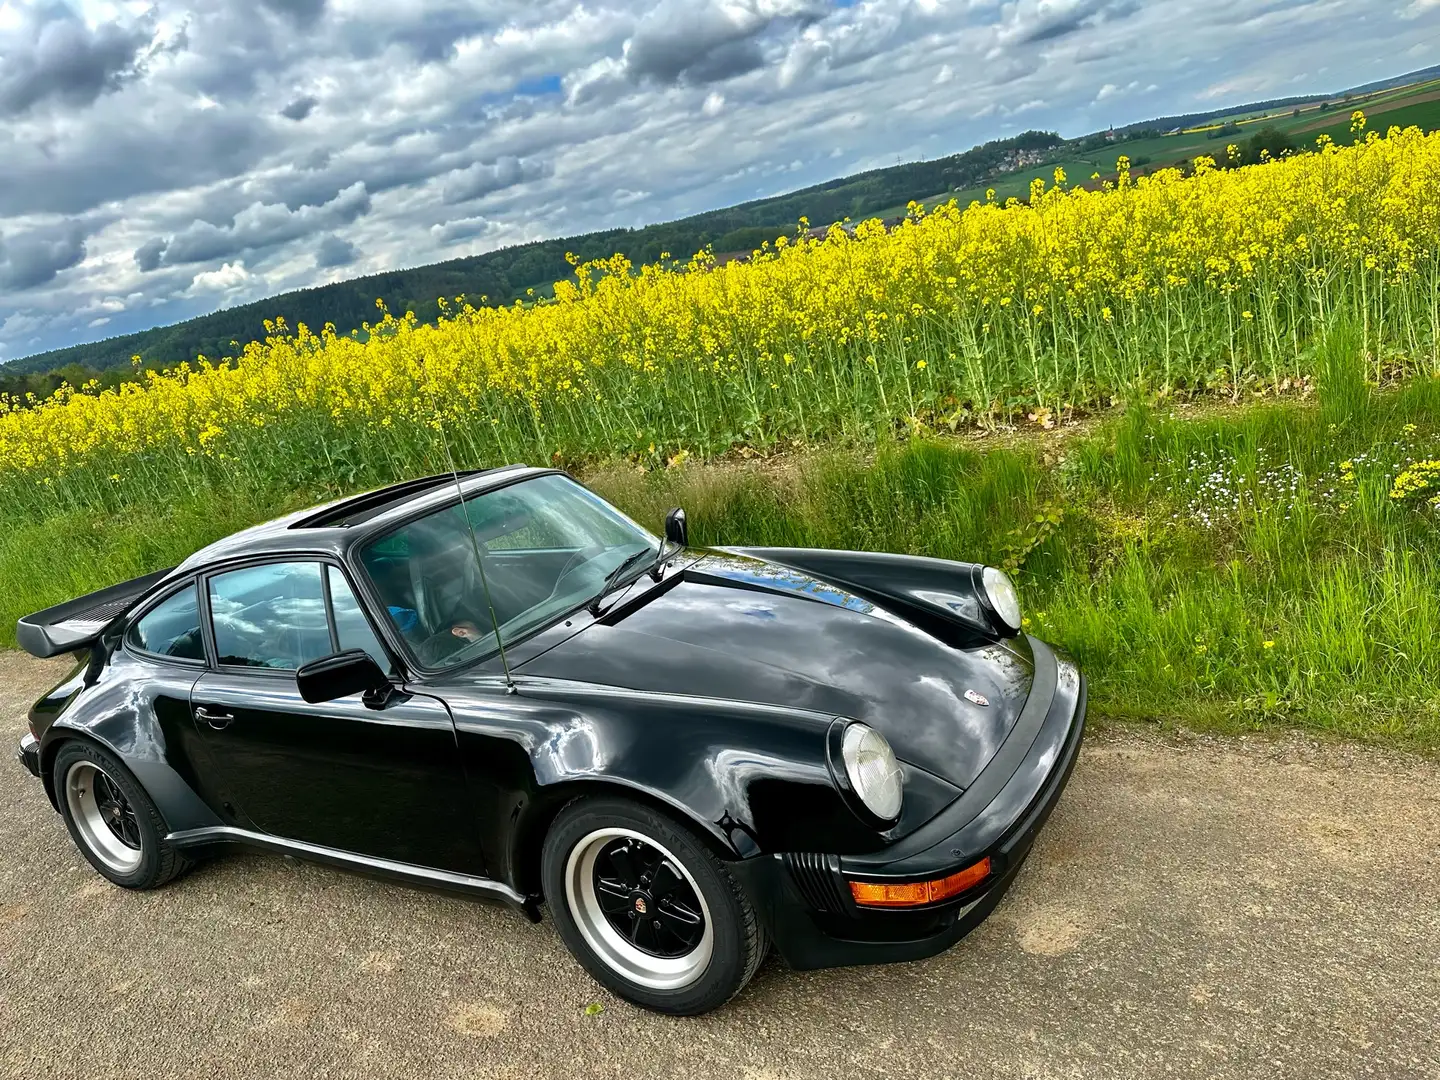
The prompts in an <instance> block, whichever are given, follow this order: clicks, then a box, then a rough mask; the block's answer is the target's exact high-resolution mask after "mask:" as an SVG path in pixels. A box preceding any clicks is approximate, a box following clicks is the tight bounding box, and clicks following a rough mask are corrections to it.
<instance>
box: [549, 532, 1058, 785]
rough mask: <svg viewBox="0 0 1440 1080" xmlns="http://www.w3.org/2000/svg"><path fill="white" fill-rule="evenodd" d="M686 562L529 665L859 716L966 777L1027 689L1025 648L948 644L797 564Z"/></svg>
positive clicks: (907, 754) (916, 753) (962, 781)
mask: <svg viewBox="0 0 1440 1080" xmlns="http://www.w3.org/2000/svg"><path fill="white" fill-rule="evenodd" d="M679 574H680V580H679V581H678V582H677V581H667V582H666V583H665V586H662V587H656V588H654V589H653V590H649V591H647V593H646V594H645V595H644V596H642V597H639V598H637V599H636V600H635V601H634V602H630V601H626V600H622V601H620V603H619V604H618V605H617V607H616V608H615V609H614V611H615V614H614V616H610V615H606V616H605V617H603V618H602V619H601V620H600V621H599V622H597V623H595V624H594V625H591V626H589V627H588V628H586V629H585V630H583V631H581V632H580V633H578V634H575V635H574V636H573V637H570V638H568V639H567V640H565V641H563V642H562V643H560V644H559V645H557V646H556V647H555V648H553V649H550V650H548V651H547V652H545V653H543V654H541V655H540V656H538V657H536V658H535V659H533V660H531V661H529V662H528V663H526V664H525V665H524V670H525V671H526V672H527V673H528V674H534V675H542V676H551V677H556V678H565V679H579V680H584V681H587V682H593V683H600V684H604V685H610V686H621V687H626V688H629V689H633V690H640V691H652V692H661V693H671V694H690V695H696V696H701V697H717V698H731V699H738V700H745V701H755V702H762V703H765V704H770V705H778V706H783V707H790V708H799V709H806V710H812V711H815V712H821V713H828V714H831V715H834V716H845V717H851V718H853V719H856V720H863V721H865V722H866V723H867V724H870V725H872V726H873V727H875V728H876V729H878V730H879V731H881V732H883V733H884V735H885V737H886V738H887V739H889V740H890V744H891V746H892V747H893V748H894V749H895V753H896V755H897V756H898V757H899V758H901V759H902V760H903V761H906V762H908V763H909V764H911V765H913V766H918V767H919V768H922V769H924V770H926V771H927V772H930V773H933V774H934V775H936V776H939V777H941V778H942V779H944V780H946V781H948V782H950V783H951V784H954V785H956V786H958V787H961V788H963V787H966V786H968V785H969V784H970V783H971V782H972V781H973V780H974V778H975V777H976V775H978V774H979V772H980V770H981V769H982V768H984V767H985V764H986V763H987V762H988V761H989V760H990V758H991V757H993V756H994V754H995V752H996V751H997V750H998V749H999V748H1000V745H1001V744H1002V743H1003V742H1004V741H1005V737H1006V736H1007V735H1008V734H1009V733H1010V729H1011V728H1012V727H1013V726H1014V724H1015V721H1016V718H1017V717H1018V716H1019V713H1020V709H1021V707H1022V706H1023V705H1024V703H1025V698H1026V696H1027V695H1028V694H1029V691H1030V683H1031V675H1032V664H1031V662H1030V661H1029V659H1028V658H1027V657H1026V656H1024V655H1022V653H1021V650H1019V649H1015V648H1012V647H1010V646H1008V645H1004V644H1001V643H1000V642H989V643H985V644H982V645H979V646H977V647H974V648H965V649H961V648H955V647H952V646H950V645H947V644H945V643H943V642H941V641H939V640H937V639H936V638H934V637H932V636H931V635H930V634H928V633H926V632H924V631H923V630H920V629H919V628H917V627H916V626H914V625H913V624H911V623H910V622H907V621H906V620H905V619H903V618H901V617H899V616H897V615H896V614H894V613H892V612H891V611H889V610H887V609H886V608H884V607H882V606H880V605H877V604H875V603H872V602H870V601H869V600H866V599H864V598H862V597H859V596H856V595H854V594H853V593H850V592H848V591H846V590H844V589H841V588H838V587H836V586H834V585H832V584H830V583H828V582H825V581H823V580H821V579H819V578H816V577H812V576H810V575H808V574H805V573H802V572H800V571H798V570H794V569H792V568H789V567H784V566H778V565H776V564H774V563H769V562H765V561H763V560H760V559H756V558H750V557H746V556H738V555H730V554H719V553H711V554H707V555H706V556H705V557H704V558H702V559H700V560H699V561H698V562H696V563H693V564H691V565H690V566H688V567H686V568H685V569H684V570H683V571H679ZM897 606H898V605H897Z"/></svg>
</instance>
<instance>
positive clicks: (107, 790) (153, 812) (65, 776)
mask: <svg viewBox="0 0 1440 1080" xmlns="http://www.w3.org/2000/svg"><path fill="white" fill-rule="evenodd" d="M54 777H55V779H54V783H55V786H56V792H57V794H58V795H59V799H58V800H57V801H58V802H59V803H60V812H61V814H62V815H63V816H64V818H65V825H66V827H67V828H68V829H69V830H70V836H71V838H72V839H73V840H74V841H75V846H76V847H78V848H79V849H80V851H81V853H82V854H84V856H85V858H86V859H88V860H89V861H90V865H91V866H93V867H94V868H95V869H96V870H97V871H99V872H100V874H101V875H103V876H104V877H106V878H108V879H109V880H110V881H112V882H114V883H115V884H116V885H120V886H123V887H124V888H127V889H153V888H155V887H156V886H159V885H163V884H165V883H166V882H167V881H170V880H172V879H173V878H175V877H178V876H179V875H180V874H182V873H184V872H185V870H186V869H187V868H188V867H189V866H190V860H189V859H187V858H186V857H185V856H184V855H183V854H182V853H181V852H180V851H179V850H178V849H177V848H175V847H173V846H172V845H170V844H167V843H166V842H165V832H166V829H165V823H164V821H163V820H162V819H161V817H160V811H159V810H157V809H156V808H155V804H154V803H153V802H151V801H150V797H149V796H148V795H146V794H145V790H144V788H142V787H141V786H140V784H139V782H138V781H137V780H136V779H135V777H134V776H132V775H131V773H130V770H128V769H127V768H125V766H124V765H122V764H120V762H119V761H117V760H116V758H115V756H114V755H113V754H111V753H109V752H108V751H105V750H102V749H100V748H99V747H98V746H92V745H90V744H89V743H82V742H69V743H66V744H65V745H64V746H62V747H61V748H60V752H59V753H58V754H57V755H56V756H55V767H54Z"/></svg>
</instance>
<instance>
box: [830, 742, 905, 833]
mask: <svg viewBox="0 0 1440 1080" xmlns="http://www.w3.org/2000/svg"><path fill="white" fill-rule="evenodd" d="M840 750H841V755H842V756H843V757H844V759H845V775H846V776H848V777H849V778H850V786H851V787H852V788H854V789H855V794H856V795H858V796H860V801H861V802H863V803H864V804H865V806H866V808H867V809H868V810H869V811H870V812H871V813H872V814H874V815H875V816H876V817H877V818H882V819H883V820H885V821H893V820H894V819H895V818H897V817H899V816H900V799H901V796H902V795H903V794H904V779H903V778H902V777H901V775H900V763H899V762H898V761H896V760H895V752H894V751H893V750H891V749H890V744H889V743H888V742H886V741H885V736H884V735H881V734H880V733H879V732H878V731H876V730H875V729H874V728H872V727H867V726H866V725H864V724H859V723H856V724H851V725H850V726H849V727H847V728H846V729H845V738H844V741H843V742H842V743H841V745H840Z"/></svg>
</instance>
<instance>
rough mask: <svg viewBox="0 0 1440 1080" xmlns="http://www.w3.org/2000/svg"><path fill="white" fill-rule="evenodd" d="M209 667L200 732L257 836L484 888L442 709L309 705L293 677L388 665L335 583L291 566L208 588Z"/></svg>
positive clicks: (325, 567)
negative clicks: (335, 662) (353, 658)
mask: <svg viewBox="0 0 1440 1080" xmlns="http://www.w3.org/2000/svg"><path fill="white" fill-rule="evenodd" d="M204 593H205V596H206V599H207V610H208V613H209V623H210V626H209V627H208V630H209V634H208V637H209V643H210V646H211V648H212V649H213V652H212V657H213V660H214V667H213V669H212V670H208V671H207V672H206V673H205V674H204V675H202V676H201V678H200V680H199V681H198V682H197V683H196V685H195V687H194V689H193V690H192V691H191V705H192V712H193V714H194V722H195V728H196V730H197V731H198V732H199V733H200V737H201V740H202V742H203V744H204V745H205V747H206V750H207V751H208V754H209V757H210V758H211V760H212V761H213V763H214V766H215V770H216V772H217V774H218V777H219V779H220V781H221V785H222V787H223V789H224V791H225V793H226V806H225V809H226V810H227V811H228V812H230V813H232V814H234V815H235V816H236V817H237V818H239V819H243V820H248V822H249V823H250V824H252V825H253V826H254V827H255V828H256V829H258V830H260V831H262V832H266V833H270V834H272V835H274V836H279V837H284V838H286V839H290V840H300V841H304V842H307V843H312V844H318V845H321V846H323V847H328V848H335V849H338V850H340V851H344V852H350V853H353V854H359V855H366V856H371V857H374V858H382V859H390V860H394V861H398V862H405V863H412V864H415V865H419V866H428V867H434V868H437V869H442V870H452V871H456V872H462V873H469V874H483V873H484V872H485V866H484V860H483V857H482V855H481V853H480V848H479V845H478V843H477V841H476V833H477V830H476V829H475V828H474V817H473V812H472V808H471V805H470V800H469V798H468V795H467V792H466V788H465V777H464V772H463V767H462V765H461V763H460V758H459V754H458V752H457V748H456V745H457V744H456V736H455V725H454V723H453V722H452V720H451V717H450V713H449V710H448V709H447V708H446V707H445V705H444V703H443V702H441V701H440V700H439V699H437V698H433V697H429V696H426V695H423V694H396V695H394V697H393V699H392V700H391V701H390V703H388V704H387V705H386V706H384V707H383V708H379V709H376V708H371V707H369V706H367V705H366V704H365V703H364V702H363V701H361V699H360V696H359V695H355V696H353V697H349V698H341V699H339V700H337V701H330V702H325V703H323V704H318V705H311V704H308V703H307V702H305V701H304V700H303V699H302V698H301V697H300V693H299V690H298V689H297V687H296V682H295V671H296V670H297V669H298V668H299V667H300V666H301V665H302V664H305V663H308V662H309V661H311V660H316V659H319V658H320V657H323V656H328V655H330V654H332V653H334V652H338V651H340V650H342V649H347V648H363V649H366V650H367V651H369V652H370V653H371V654H372V655H373V656H375V658H376V660H377V661H378V662H379V663H380V665H381V667H382V668H384V669H386V670H390V669H392V666H393V664H392V660H391V658H390V656H389V655H388V653H387V652H386V651H385V649H384V647H383V646H382V645H381V644H380V642H379V640H378V639H377V638H376V636H375V634H374V631H373V629H372V628H371V625H370V622H369V620H368V619H367V618H366V616H365V613H364V612H363V610H362V609H361V608H360V605H359V604H358V602H357V601H356V599H355V593H354V591H353V590H352V589H351V587H350V585H349V582H348V581H347V580H346V577H345V574H344V573H343V571H342V570H341V569H340V568H339V567H338V566H335V565H333V564H328V563H323V562H318V561H306V560H287V561H283V562H271V563H264V564H260V565H257V566H248V567H245V568H243V569H239V570H232V571H227V572H224V573H218V574H212V575H210V576H209V577H208V578H206V579H205V582H204Z"/></svg>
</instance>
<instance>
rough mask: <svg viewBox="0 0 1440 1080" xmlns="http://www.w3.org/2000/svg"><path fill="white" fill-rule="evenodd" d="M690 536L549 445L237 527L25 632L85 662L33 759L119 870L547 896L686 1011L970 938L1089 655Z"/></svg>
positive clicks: (933, 588) (992, 578)
mask: <svg viewBox="0 0 1440 1080" xmlns="http://www.w3.org/2000/svg"><path fill="white" fill-rule="evenodd" d="M665 533H666V535H665V537H664V538H663V539H662V538H658V537H655V536H653V535H652V534H650V533H649V532H647V531H646V530H645V529H643V528H641V527H640V526H638V525H637V524H636V523H635V522H633V521H631V520H630V519H628V518H627V517H626V516H625V515H623V514H622V513H620V512H619V511H618V510H616V509H615V508H614V507H612V506H610V505H609V504H608V503H606V502H605V501H604V500H602V499H601V498H599V497H598V496H596V495H595V494H593V493H592V492H590V491H589V490H587V489H586V488H584V487H582V486H581V485H580V484H578V483H576V482H575V481H574V480H572V479H570V478H569V477H568V476H566V475H565V474H563V473H561V472H558V471H556V470H553V469H536V468H526V467H523V466H512V467H509V468H505V469H495V470H489V471H485V472H471V473H462V474H460V475H458V476H443V477H432V478H428V479H423V480H414V481H410V482H407V483H402V484H397V485H395V486H393V487H389V488H384V489H382V490H380V491H375V492H371V493H369V494H366V495H361V496H358V497H355V498H350V499H345V500H342V501H340V502H336V503H332V504H330V505H327V506H324V507H320V508H318V509H313V510H309V511H305V512H303V513H299V514H295V515H292V516H290V517H288V518H284V519H282V520H280V521H276V522H272V523H270V524H267V525H261V526H259V527H257V528H254V529H249V530H246V531H244V532H240V533H237V534H235V535H234V536H231V537H229V538H228V539H225V540H222V541H220V542H219V543H217V544H214V545H212V546H210V547H208V548H206V549H204V550H203V551H200V552H199V553H197V554H196V555H194V556H192V557H191V558H190V559H188V560H187V561H186V562H184V563H183V564H182V565H181V566H179V567H177V568H175V569H173V570H167V571H162V572H160V573H156V574H151V575H149V576H147V577H143V578H139V579H137V580H135V581H131V582H127V583H125V584H123V585H117V586H114V587H112V588H109V589H104V590H102V591H100V592H97V593H92V594H91V595H89V596H85V597H82V598H80V599H77V600H73V601H70V602H68V603H65V604H61V605H59V606H57V607H53V608H50V609H48V610H46V611H42V612H38V613H37V614H35V615H31V616H27V617H26V618H24V619H22V620H21V621H20V624H19V628H18V635H19V640H20V643H21V644H22V645H23V646H24V647H25V648H26V649H27V650H29V651H30V652H32V653H34V654H35V655H37V656H42V657H45V656H56V655H59V654H61V653H65V652H72V653H74V654H75V655H76V657H77V659H78V661H79V664H78V666H77V667H76V668H75V670H74V672H73V673H72V674H71V675H69V676H68V677H67V678H66V679H65V680H64V681H63V682H61V683H60V684H59V685H58V686H56V687H55V688H54V689H53V690H52V691H50V692H49V693H48V694H46V695H45V696H44V698H42V699H41V700H40V701H39V702H38V703H37V704H36V705H35V706H34V708H33V709H32V710H31V712H30V733H29V734H28V735H27V736H26V737H25V738H24V739H23V741H22V742H21V746H20V757H21V759H22V761H23V762H24V764H25V766H26V767H27V768H28V769H29V770H30V772H31V773H32V774H34V775H35V776H36V777H38V778H39V779H40V780H41V781H42V782H43V784H44V787H45V792H46V794H47V795H48V796H49V798H50V801H51V802H52V803H53V804H54V806H55V808H56V809H57V810H58V811H59V812H60V813H61V814H62V815H63V816H64V820H65V823H66V825H67V827H68V828H69V830H70V834H71V836H72V837H73V838H74V841H75V843H76V844H77V845H78V846H79V847H80V850H81V851H82V852H83V853H84V854H85V857H86V858H87V859H89V861H90V862H91V864H92V865H93V866H94V867H95V869H96V870H98V871H99V872H100V873H101V874H102V875H104V876H105V877H106V878H108V879H109V880H110V881H112V882H114V883H115V884H116V885H121V886H124V887H126V888H133V889H147V888H152V887H154V886H157V885H161V884H163V883H165V882H167V881H169V880H170V879H172V878H174V877H175V876H176V875H178V874H180V873H181V872H182V871H184V870H185V869H186V867H188V866H189V865H190V863H191V861H192V860H193V859H194V858H196V857H198V856H199V855H200V854H202V853H204V852H206V851H209V850H212V849H215V848H217V847H219V846H221V845H225V844H230V843H241V844H250V845H254V846H258V847H261V848H267V849H270V850H274V851H280V852H286V853H289V854H292V855H296V856H301V857H305V858H312V859H318V860H322V861H325V862H328V863H332V864H336V865H339V866H343V867H348V868H351V869H355V870H360V871H365V872H368V873H372V874H381V875H386V876H390V877H394V878H399V879H402V880H407V881H411V882H416V883H421V884H426V885H431V886H439V887H443V888H449V889H455V890H461V891H465V892H469V893H472V894H478V895H484V896H492V897H499V898H501V899H503V900H505V901H508V902H509V903H510V904H513V905H514V906H515V907H516V908H518V909H520V910H521V911H523V912H524V913H525V914H526V915H527V916H528V917H529V918H531V919H535V920H538V919H539V918H540V909H541V905H542V903H548V906H549V908H550V911H551V913H552V917H553V919H554V921H555V924H556V927H557V928H558V930H559V932H560V934H561V936H562V937H563V938H564V940H565V943H566V944H567V945H568V946H569V947H570V949H571V951H572V952H573V953H574V954H575V956H576V957H577V958H578V959H579V961H580V962H581V963H582V964H583V965H584V966H585V967H586V968H587V969H588V970H589V971H590V973H591V974H592V975H594V976H595V978H596V979H598V980H599V981H600V982H602V983H604V984H605V985H606V986H608V987H610V988H611V989H612V990H614V991H615V992H616V993H618V994H620V995H622V996H624V997H626V998H628V999H630V1000H631V1001H634V1002H637V1003H639V1004H641V1005H645V1006H648V1007H650V1008H654V1009H659V1010H663V1011H665V1012H672V1013H698V1012H702V1011H704V1010H707V1009H710V1008H713V1007H715V1006H716V1005H719V1004H720V1003H722V1002H724V1001H726V1000H727V999H729V998H730V997H731V996H732V995H733V994H735V993H736V992H737V991H739V990H740V988H741V987H743V986H744V985H745V983H746V982H747V980H749V978H750V977H751V975H752V974H753V973H754V972H755V969H756V968H757V966H758V965H759V964H760V961H761V960H762V958H763V957H764V956H765V954H766V952H767V950H768V948H769V947H770V946H771V945H772V944H773V945H774V947H775V949H776V950H777V951H778V952H779V953H780V955H781V956H782V957H783V958H784V959H785V960H786V961H787V962H788V963H789V964H790V965H792V966H793V967H796V968H816V967H826V966H832V965H842V964H867V963H879V962H885V961H893V960H912V959H917V958H920V957H925V956H931V955H933V954H935V953H938V952H940V951H941V950H943V949H945V948H948V947H949V946H950V945H952V944H954V943H955V942H956V941H957V940H959V939H960V938H961V937H962V936H963V935H964V934H966V933H967V932H968V931H969V930H971V929H972V928H973V927H975V926H976V925H977V924H978V923H979V922H980V921H981V920H982V919H984V918H985V916H986V915H987V914H989V912H990V910H991V909H992V908H994V906H995V905H996V903H997V902H998V901H999V900H1000V897H1001V895H1002V894H1003V893H1004V891H1005V889H1006V887H1007V886H1008V885H1009V884H1010V882H1011V880H1012V879H1013V878H1014V876H1015V874H1016V872H1017V870H1018V869H1019V867H1020V865H1021V862H1022V861H1023V859H1024V858H1025V855H1026V853H1027V852H1028V851H1029V849H1030V846H1031V843H1032V841H1033V840H1034V838H1035V836H1036V834H1037V832H1038V831H1039V829H1040V827H1041V825H1042V824H1043V823H1044V821H1045V820H1046V818H1047V816H1048V815H1049V813H1050V811H1051V809H1052V808H1053V807H1054V806H1055V804H1056V802H1057V800H1058V799H1059V797H1060V793H1061V790H1062V789H1063V788H1064V786H1065V783H1066V780H1067V779H1068V777H1069V774H1070V770H1071V767H1072V766H1073V764H1074V762H1075V758H1076V755H1077V753H1078V750H1079V745H1080V740H1081V734H1082V731H1083V727H1084V713H1085V683H1084V680H1083V679H1082V677H1081V675H1080V673H1079V672H1078V671H1077V669H1076V668H1075V666H1074V665H1073V664H1072V663H1071V662H1070V661H1068V660H1067V659H1065V658H1064V657H1062V656H1060V655H1058V654H1057V653H1056V652H1055V651H1054V650H1052V649H1051V648H1049V647H1047V646H1046V645H1044V644H1043V643H1042V642H1040V641H1037V640H1035V639H1034V638H1031V637H1029V636H1027V635H1025V634H1023V633H1021V618H1020V608H1019V603H1018V601H1017V599H1016V595H1015V591H1014V589H1013V587H1012V586H1011V583H1010V580H1009V579H1008V578H1007V577H1006V576H1005V575H1004V574H1003V573H1001V572H1000V571H998V570H995V569H993V568H990V567H984V566H979V565H972V564H968V563H955V562H946V561H942V560H937V559H927V558H918V557H908V556H900V555H885V554H867V553H860V552H848V551H824V550H806V549H782V548H748V549H746V548H710V549H705V548H695V547H689V546H687V543H686V529H685V519H684V514H683V511H679V510H675V511H671V513H670V515H669V517H668V518H667V520H666V527H665Z"/></svg>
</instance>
